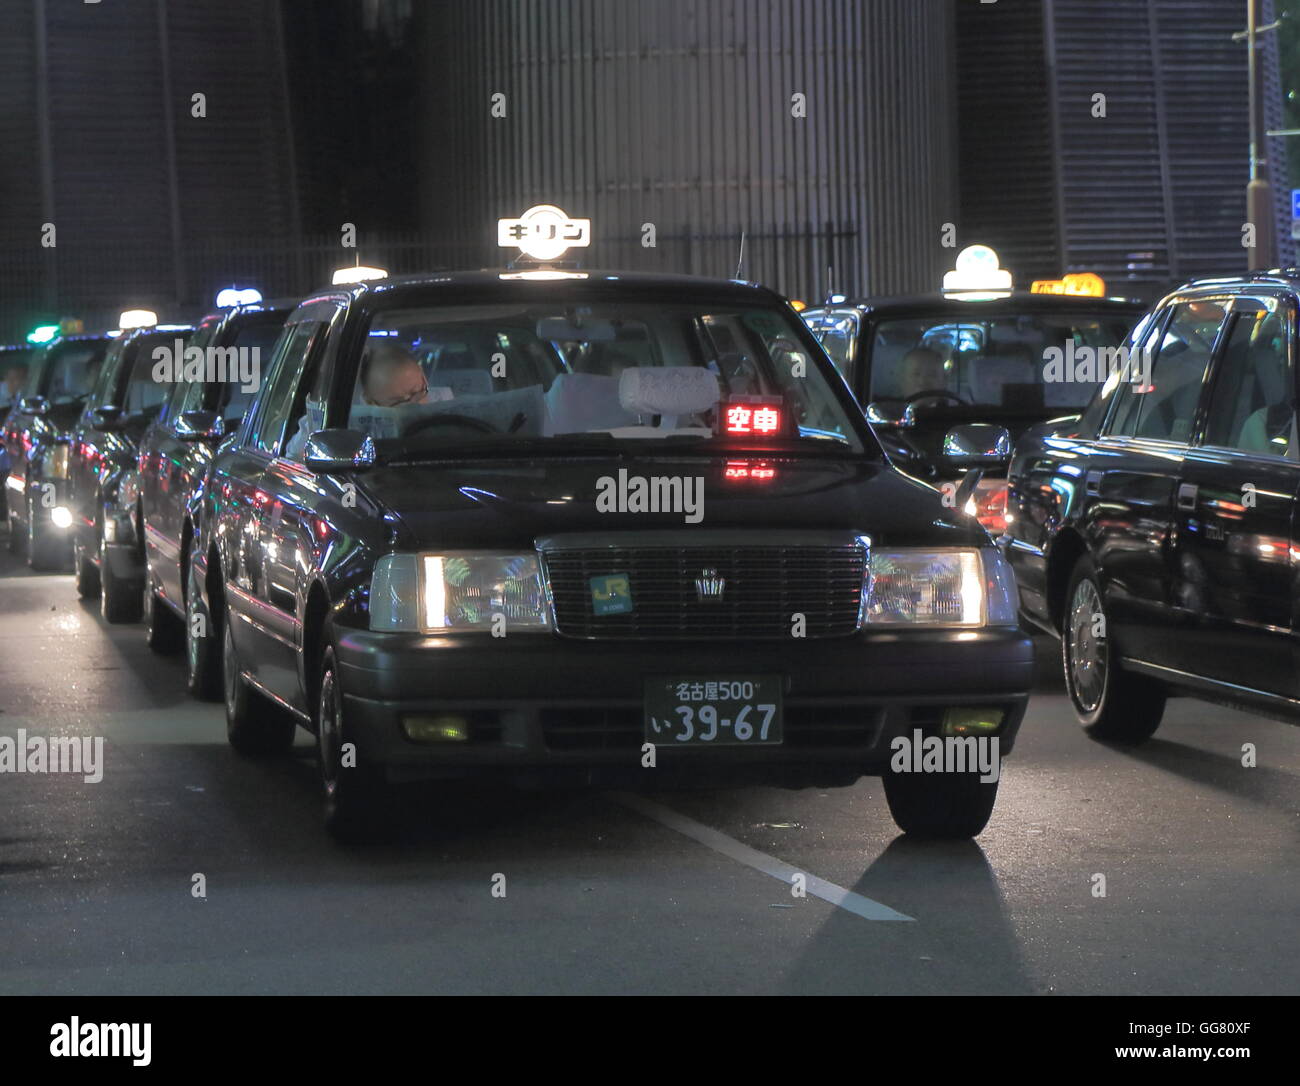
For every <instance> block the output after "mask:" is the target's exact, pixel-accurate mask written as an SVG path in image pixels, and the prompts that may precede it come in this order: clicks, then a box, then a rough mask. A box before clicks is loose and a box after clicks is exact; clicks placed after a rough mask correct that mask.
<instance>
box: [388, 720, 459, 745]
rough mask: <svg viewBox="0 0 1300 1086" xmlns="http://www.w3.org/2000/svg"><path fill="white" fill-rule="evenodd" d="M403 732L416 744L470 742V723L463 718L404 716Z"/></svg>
mask: <svg viewBox="0 0 1300 1086" xmlns="http://www.w3.org/2000/svg"><path fill="white" fill-rule="evenodd" d="M402 731H404V732H405V733H406V738H407V739H410V740H412V741H413V742H416V743H467V742H469V722H468V721H467V720H466V719H465V718H464V717H463V716H448V715H440V716H429V715H424V714H418V715H413V716H404V717H402Z"/></svg>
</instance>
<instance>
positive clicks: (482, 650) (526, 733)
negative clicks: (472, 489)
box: [336, 629, 1034, 785]
mask: <svg viewBox="0 0 1300 1086" xmlns="http://www.w3.org/2000/svg"><path fill="white" fill-rule="evenodd" d="M336 651H337V654H338V660H339V676H338V677H339V680H340V683H341V685H342V689H343V696H344V699H345V715H346V720H347V722H348V729H349V731H350V733H351V739H352V741H354V742H355V743H356V744H357V747H358V755H359V757H364V758H366V759H369V760H371V762H372V764H383V765H384V766H385V767H386V768H387V771H388V775H389V776H390V778H392V779H397V780H401V779H417V778H430V777H459V776H469V775H478V774H484V773H487V774H504V775H507V776H509V777H512V778H513V779H514V780H515V782H516V783H528V782H530V781H531V780H532V779H533V778H535V777H547V778H555V779H558V780H559V781H568V780H571V781H572V782H573V783H593V782H594V781H600V782H601V783H608V784H611V785H620V784H623V783H629V784H630V783H633V782H639V783H641V784H642V785H644V784H645V783H646V780H647V776H646V770H645V769H643V768H641V757H642V750H641V748H642V744H643V743H644V742H645V737H644V726H643V717H642V712H643V697H644V687H645V680H646V678H647V677H650V676H669V677H673V678H677V677H681V678H692V677H700V678H702V679H707V678H725V677H730V676H741V675H779V676H782V677H783V679H784V684H783V685H784V696H783V704H784V719H785V740H784V742H783V743H782V744H781V745H780V746H767V747H746V746H725V747H717V748H704V747H698V746H692V747H687V748H677V749H674V748H673V747H671V746H667V745H662V744H661V745H660V746H658V747H657V749H656V757H657V765H656V772H655V775H654V780H655V782H656V783H669V778H679V779H695V778H706V779H707V780H708V781H710V782H721V781H724V780H726V781H732V780H734V781H736V782H737V783H744V782H748V781H753V780H762V781H772V782H774V783H786V784H792V785H805V784H818V785H831V784H842V783H849V782H851V781H852V780H855V779H857V778H858V777H860V776H862V775H864V774H869V773H875V772H880V771H881V769H882V768H883V767H884V766H885V765H886V764H887V762H888V760H889V757H890V741H891V739H893V737H895V736H897V735H909V736H910V735H911V734H912V731H913V729H915V728H920V729H922V731H923V732H925V733H926V734H937V733H938V730H939V726H940V723H941V721H942V718H943V713H944V710H945V709H948V708H956V707H976V706H980V707H983V706H990V707H995V708H999V709H1001V710H1002V712H1003V722H1002V725H1001V727H1000V729H999V730H998V731H997V732H996V734H997V736H998V737H999V740H1000V742H999V746H1000V750H1001V753H1002V754H1006V753H1009V752H1010V750H1011V748H1012V746H1013V744H1014V742H1015V737H1016V733H1017V731H1018V730H1019V727H1020V721H1021V719H1022V717H1023V716H1024V711H1025V705H1026V702H1027V700H1028V696H1029V693H1028V692H1029V690H1030V688H1031V686H1032V682H1033V662H1034V657H1033V643H1032V642H1031V641H1030V639H1029V638H1028V637H1027V636H1025V634H1024V633H1022V632H1021V631H1019V630H1016V629H986V630H979V631H964V630H963V631H956V630H933V631H916V630H913V631H906V632H897V633H895V632H875V631H873V632H870V633H862V634H858V635H856V636H854V637H852V638H845V639H839V640H824V641H803V642H790V643H787V642H723V643H719V642H689V641H683V642H653V643H651V642H619V641H600V642H587V641H570V640H565V639H563V638H558V637H554V636H551V635H529V634H516V635H513V636H508V637H505V638H501V639H492V638H490V637H486V636H454V637H426V636H423V635H420V634H393V633H374V632H371V631H366V630H351V629H349V630H341V631H339V632H338V636H337V641H336ZM428 714H435V715H452V716H459V717H462V718H463V719H464V722H465V724H466V726H467V727H466V730H467V731H468V734H469V739H468V741H464V742H456V743H449V742H444V743H433V744H430V743H416V742H413V741H412V740H410V739H408V738H407V737H406V735H405V733H404V731H403V728H402V718H403V717H404V716H406V715H428ZM539 783H545V782H544V781H539Z"/></svg>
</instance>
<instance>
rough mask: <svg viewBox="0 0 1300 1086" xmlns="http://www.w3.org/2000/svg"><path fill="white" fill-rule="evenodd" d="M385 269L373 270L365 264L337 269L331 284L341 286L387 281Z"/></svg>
mask: <svg viewBox="0 0 1300 1086" xmlns="http://www.w3.org/2000/svg"><path fill="white" fill-rule="evenodd" d="M387 278H388V269H387V268H375V267H371V266H369V265H366V264H354V265H353V266H352V267H350V268H339V269H338V270H337V271H336V272H335V273H334V278H333V280H332V281H333V283H334V285H335V286H336V287H337V286H342V285H343V284H344V283H367V282H369V281H370V280H372V279H387Z"/></svg>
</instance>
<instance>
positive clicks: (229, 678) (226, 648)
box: [221, 625, 238, 716]
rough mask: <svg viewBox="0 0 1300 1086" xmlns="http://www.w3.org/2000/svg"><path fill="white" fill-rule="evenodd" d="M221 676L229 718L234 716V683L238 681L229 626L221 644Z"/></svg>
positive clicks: (233, 645)
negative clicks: (223, 680)
mask: <svg viewBox="0 0 1300 1086" xmlns="http://www.w3.org/2000/svg"><path fill="white" fill-rule="evenodd" d="M221 674H222V677H223V678H224V679H225V683H224V686H225V694H226V712H227V713H228V714H230V715H231V716H234V714H235V683H236V682H237V681H238V680H237V676H238V672H237V670H236V667H235V641H234V635H233V634H231V632H230V626H229V625H227V626H226V636H225V639H224V641H223V642H222V652H221Z"/></svg>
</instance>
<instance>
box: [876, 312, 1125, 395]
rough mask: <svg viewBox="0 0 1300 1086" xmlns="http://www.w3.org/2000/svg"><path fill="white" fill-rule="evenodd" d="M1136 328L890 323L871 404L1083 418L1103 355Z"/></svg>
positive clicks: (1021, 322) (1060, 320)
mask: <svg viewBox="0 0 1300 1086" xmlns="http://www.w3.org/2000/svg"><path fill="white" fill-rule="evenodd" d="M1130 324H1131V321H1129V320H1127V319H1126V318H1125V317H1123V316H1111V315H1096V314H1091V315H1080V314H1052V313H1046V314H1035V315H1033V316H1028V315H1021V316H1005V317H990V318H987V319H980V320H962V321H958V320H954V319H953V318H952V316H951V315H945V316H943V317H929V318H925V317H921V318H911V319H908V320H891V321H882V322H881V323H880V325H879V326H878V327H877V328H876V333H875V338H874V340H873V343H872V350H871V392H870V396H869V397H868V398H869V399H870V400H907V401H910V402H913V403H916V402H929V403H932V404H940V403H945V402H946V403H952V404H966V405H969V406H973V407H988V408H993V409H999V410H1007V411H1013V412H1035V411H1045V412H1049V413H1050V412H1053V411H1077V410H1079V409H1081V408H1082V407H1084V406H1085V405H1086V404H1087V403H1088V401H1089V400H1090V399H1091V398H1092V395H1093V393H1094V392H1096V390H1097V389H1098V388H1099V387H1100V385H1101V384H1102V383H1103V382H1104V381H1105V379H1106V377H1107V373H1106V372H1104V370H1103V364H1104V359H1103V358H1102V357H1101V356H1100V355H1099V353H1098V351H1099V349H1101V348H1113V347H1117V346H1118V345H1119V344H1120V343H1122V342H1123V341H1124V337H1125V335H1126V334H1127V333H1128V329H1129V326H1130ZM1052 348H1057V351H1059V356H1058V353H1057V351H1053V350H1052ZM927 393H928V394H929V395H928V396H927V395H926V394H927Z"/></svg>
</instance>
